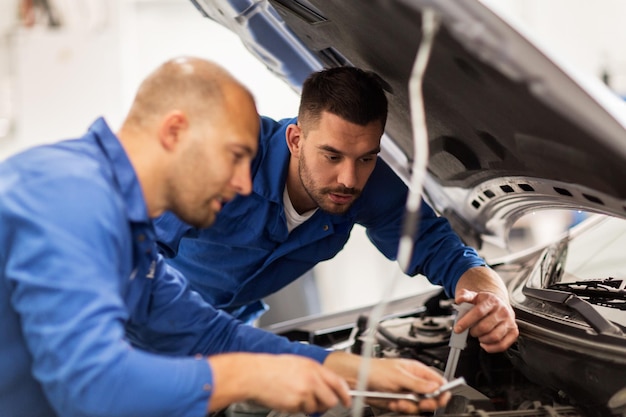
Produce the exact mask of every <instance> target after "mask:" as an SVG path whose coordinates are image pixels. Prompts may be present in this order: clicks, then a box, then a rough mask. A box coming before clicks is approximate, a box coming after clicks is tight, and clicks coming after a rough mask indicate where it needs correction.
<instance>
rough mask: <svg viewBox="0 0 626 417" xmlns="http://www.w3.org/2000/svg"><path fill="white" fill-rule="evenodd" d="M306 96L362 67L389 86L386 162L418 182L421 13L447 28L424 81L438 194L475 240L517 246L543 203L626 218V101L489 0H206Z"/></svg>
mask: <svg viewBox="0 0 626 417" xmlns="http://www.w3.org/2000/svg"><path fill="white" fill-rule="evenodd" d="M192 1H193V2H194V4H195V5H196V7H197V8H198V9H199V10H200V11H201V12H202V13H203V14H204V15H205V16H207V17H209V18H211V19H213V20H215V21H217V22H219V23H221V24H222V25H224V26H226V27H227V28H229V29H230V30H232V31H234V32H235V33H236V34H238V35H239V37H240V38H241V39H242V41H243V42H244V43H245V45H246V46H247V47H248V49H249V50H250V51H251V52H252V53H253V54H254V55H256V56H257V57H258V58H259V59H260V60H262V61H263V62H264V63H265V65H267V67H268V68H269V69H270V70H271V71H272V72H274V73H275V74H276V75H277V76H279V77H281V78H282V79H284V80H285V81H286V82H288V83H289V84H290V85H291V86H292V87H293V88H294V89H296V90H298V91H299V89H300V86H301V83H302V81H303V80H304V79H305V78H306V77H307V75H309V73H311V72H312V71H316V70H319V69H321V68H323V67H328V66H340V65H354V66H358V67H361V68H364V69H367V70H372V71H375V72H376V73H378V74H379V75H380V76H381V77H382V79H383V80H384V81H385V83H386V91H387V93H388V98H389V118H388V122H387V128H386V134H385V136H384V137H383V143H382V145H383V153H382V156H383V158H385V160H386V161H387V162H388V163H390V165H392V166H393V167H394V169H395V170H396V171H397V172H398V173H399V174H400V175H401V176H402V177H403V178H404V179H405V180H407V175H408V174H407V172H408V167H409V165H410V161H411V160H412V156H413V155H412V153H413V144H412V141H413V138H412V128H411V119H410V112H409V102H410V97H409V91H408V82H409V77H410V75H411V70H412V67H413V64H414V59H415V56H416V52H417V49H418V46H419V43H420V38H421V21H422V20H421V14H422V11H423V10H424V9H425V8H430V9H432V10H434V11H435V12H436V14H437V15H438V16H439V18H440V24H441V25H440V28H439V30H438V32H437V34H436V38H435V42H434V45H433V49H432V53H431V56H430V60H429V63H428V67H427V70H426V73H425V77H424V84H423V94H424V106H425V113H426V124H427V129H428V139H429V153H430V154H429V164H428V175H427V180H426V182H425V194H426V197H427V199H428V200H429V202H430V203H431V204H432V205H433V207H434V208H435V209H437V210H438V211H439V212H440V213H442V214H444V215H445V216H446V217H447V218H448V219H449V220H450V222H451V223H452V225H453V227H454V228H455V230H456V231H457V233H459V234H460V235H461V236H462V237H463V238H464V240H465V241H466V242H467V243H469V244H472V245H474V246H476V247H481V244H482V243H483V241H485V240H487V239H489V240H492V241H495V242H496V243H497V242H500V243H503V242H504V239H505V238H506V231H507V229H508V226H510V225H512V223H513V222H514V221H515V220H516V219H517V218H519V217H520V216H522V215H523V214H525V213H526V212H528V211H529V210H537V209H541V208H563V209H574V210H585V211H592V212H599V213H604V214H610V215H614V216H617V217H626V181H623V179H622V178H621V175H619V174H620V172H622V170H623V167H624V166H626V165H625V162H626V104H624V102H623V101H621V100H620V99H619V98H618V97H617V96H616V95H614V94H613V93H612V92H610V91H609V90H608V89H607V88H605V87H604V85H602V84H601V83H600V82H599V81H596V80H591V79H583V78H582V77H580V76H578V75H576V74H575V72H574V71H573V70H572V69H570V68H568V67H567V66H566V65H564V64H562V63H560V64H559V63H557V62H556V61H555V60H554V59H552V58H551V57H550V56H549V55H548V54H547V53H546V52H545V51H543V50H542V49H540V47H538V46H537V43H536V42H531V41H530V40H529V38H528V37H527V36H524V35H522V34H521V32H520V31H519V30H517V29H515V28H514V27H513V26H512V25H511V24H510V23H508V22H507V21H506V20H505V19H504V17H502V16H500V15H498V14H497V13H496V12H495V11H494V10H492V9H490V8H489V6H488V5H486V4H484V3H482V2H480V1H477V0H464V1H433V0H368V1H359V2H355V1H349V0H333V1H331V0H261V1H258V0H192Z"/></svg>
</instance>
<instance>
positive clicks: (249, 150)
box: [235, 145, 256, 156]
mask: <svg viewBox="0 0 626 417" xmlns="http://www.w3.org/2000/svg"><path fill="white" fill-rule="evenodd" d="M235 147H237V148H239V149H241V150H242V151H243V152H245V153H246V154H248V155H249V156H254V155H255V154H256V151H255V150H254V149H252V148H251V147H250V146H248V145H235Z"/></svg>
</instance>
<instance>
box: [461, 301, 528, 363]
mask: <svg viewBox="0 0 626 417" xmlns="http://www.w3.org/2000/svg"><path fill="white" fill-rule="evenodd" d="M454 301H455V302H456V303H457V304H461V303H463V302H467V303H471V304H474V307H472V309H471V310H470V311H468V312H467V313H466V314H465V315H464V316H463V317H462V318H460V319H459V320H458V322H457V323H456V325H455V326H454V332H456V333H461V332H462V331H463V330H465V329H467V328H468V327H469V328H470V334H471V335H472V336H474V337H475V338H477V339H478V341H479V342H480V346H481V347H482V348H483V349H484V350H485V351H487V352H489V353H494V352H502V351H504V350H506V349H507V348H508V347H509V346H511V345H512V344H513V342H515V340H516V339H517V336H518V335H519V330H518V329H517V324H516V323H515V313H513V309H512V308H511V306H510V305H509V304H508V303H507V302H505V301H504V300H502V298H500V297H498V296H497V295H496V294H494V293H492V292H486V291H482V292H474V291H470V290H467V289H460V290H458V291H457V294H456V297H455V298H454Z"/></svg>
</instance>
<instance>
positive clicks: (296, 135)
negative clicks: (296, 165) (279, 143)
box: [285, 124, 304, 158]
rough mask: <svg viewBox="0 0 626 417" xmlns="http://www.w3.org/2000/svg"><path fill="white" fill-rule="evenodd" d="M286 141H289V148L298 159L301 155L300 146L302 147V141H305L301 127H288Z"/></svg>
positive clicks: (292, 125)
mask: <svg viewBox="0 0 626 417" xmlns="http://www.w3.org/2000/svg"><path fill="white" fill-rule="evenodd" d="M285 139H286V140H287V146H288V147H289V151H290V152H291V155H292V156H294V157H296V158H298V157H299V155H300V146H301V145H302V140H304V134H303V133H302V129H301V128H300V126H298V125H294V124H291V125H289V126H287V131H286V132H285Z"/></svg>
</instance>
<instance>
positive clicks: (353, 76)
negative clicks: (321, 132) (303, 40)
mask: <svg viewBox="0 0 626 417" xmlns="http://www.w3.org/2000/svg"><path fill="white" fill-rule="evenodd" d="M324 111H327V112H329V113H332V114H334V115H336V116H339V117H341V118H342V119H344V120H347V121H348V122H351V123H354V124H358V125H360V126H365V125H366V124H369V123H370V122H373V121H377V120H378V121H380V124H381V128H382V130H384V129H385V123H386V121H387V97H385V92H384V91H383V87H382V80H381V79H380V77H379V76H378V75H376V74H375V73H373V72H370V71H364V70H362V69H359V68H355V67H336V68H329V69H325V70H322V71H318V72H314V73H313V74H311V75H309V77H308V78H307V79H306V80H305V81H304V84H303V85H302V94H301V97H300V109H299V111H298V120H299V122H300V125H301V127H302V128H303V129H304V130H305V134H306V133H307V130H308V129H314V128H315V127H317V124H318V123H319V120H320V118H321V115H322V112H324Z"/></svg>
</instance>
